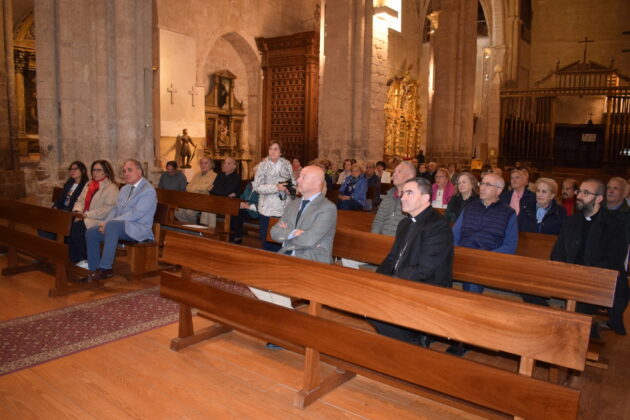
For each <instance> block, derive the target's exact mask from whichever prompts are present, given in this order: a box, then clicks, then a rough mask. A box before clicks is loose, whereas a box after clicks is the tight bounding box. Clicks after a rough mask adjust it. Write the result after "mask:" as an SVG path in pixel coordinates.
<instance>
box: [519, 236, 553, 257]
mask: <svg viewBox="0 0 630 420" xmlns="http://www.w3.org/2000/svg"><path fill="white" fill-rule="evenodd" d="M557 239H558V236H557V235H546V234H544V233H533V232H519V234H518V248H517V249H516V255H522V256H523V257H532V258H539V259H542V260H548V259H549V257H550V256H551V250H552V249H553V246H554V244H555V243H556V240H557Z"/></svg>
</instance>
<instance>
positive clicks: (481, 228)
mask: <svg viewBox="0 0 630 420" xmlns="http://www.w3.org/2000/svg"><path fill="white" fill-rule="evenodd" d="M504 187H505V181H504V180H503V178H502V177H500V176H499V175H497V174H495V173H492V172H491V173H488V174H487V175H486V176H484V177H483V179H482V181H481V184H479V200H475V201H473V202H472V203H470V204H468V205H467V206H466V208H465V209H464V210H463V211H462V213H461V214H460V215H459V217H458V218H457V221H456V222H455V225H454V226H453V235H454V237H455V245H457V246H463V247H466V248H474V249H483V250H486V251H494V252H501V253H504V254H514V253H515V252H516V247H517V245H518V229H517V226H516V214H515V212H514V209H512V208H510V206H508V205H507V204H505V203H503V202H501V201H500V200H499V195H500V193H501V191H502V190H503V188H504ZM534 205H535V204H534ZM463 287H464V290H466V291H470V292H475V293H482V292H483V286H479V285H476V284H470V283H464V284H463Z"/></svg>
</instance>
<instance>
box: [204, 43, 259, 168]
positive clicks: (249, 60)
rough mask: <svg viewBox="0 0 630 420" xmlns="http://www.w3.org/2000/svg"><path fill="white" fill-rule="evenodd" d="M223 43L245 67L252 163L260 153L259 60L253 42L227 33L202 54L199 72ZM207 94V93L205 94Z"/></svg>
mask: <svg viewBox="0 0 630 420" xmlns="http://www.w3.org/2000/svg"><path fill="white" fill-rule="evenodd" d="M222 41H225V42H227V43H228V44H229V45H230V46H231V47H232V48H233V49H234V51H236V54H237V55H238V57H239V58H240V60H241V62H242V63H243V66H244V67H245V74H246V85H247V89H246V92H247V93H246V95H247V98H240V99H241V100H243V99H246V104H247V108H246V113H247V117H246V131H247V142H248V145H249V152H250V157H251V159H252V161H253V162H257V161H258V160H260V156H259V154H260V151H259V150H258V149H259V148H258V147H257V146H258V143H259V140H260V130H261V121H262V83H261V82H262V69H261V67H260V59H259V56H258V54H257V53H256V50H255V48H254V47H253V45H255V42H254V40H253V39H252V40H247V39H246V38H245V37H243V36H242V35H241V34H239V33H237V32H227V33H225V34H223V35H221V36H219V37H217V38H216V39H215V40H214V42H212V43H211V44H210V45H209V47H208V48H207V50H206V51H204V54H203V55H202V59H203V63H202V65H201V66H199V72H202V73H203V72H204V70H205V69H206V68H207V65H208V60H209V58H210V55H211V53H212V51H213V49H214V48H215V46H216V45H217V43H219V42H222ZM207 77H208V75H207V74H198V80H204V81H205V80H207ZM206 93H207V92H206Z"/></svg>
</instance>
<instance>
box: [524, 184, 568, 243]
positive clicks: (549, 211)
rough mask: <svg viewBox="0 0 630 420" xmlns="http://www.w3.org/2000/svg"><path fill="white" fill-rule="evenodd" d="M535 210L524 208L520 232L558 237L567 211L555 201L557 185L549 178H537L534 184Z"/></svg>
mask: <svg viewBox="0 0 630 420" xmlns="http://www.w3.org/2000/svg"><path fill="white" fill-rule="evenodd" d="M534 185H535V186H536V208H535V209H533V208H532V209H529V208H526V209H525V211H526V214H525V217H524V218H523V223H522V226H521V229H520V230H521V231H522V232H537V233H546V234H548V235H558V234H559V233H560V228H561V227H562V222H563V221H564V218H565V217H566V216H567V211H566V210H565V209H564V207H562V206H561V205H559V204H558V203H557V201H556V195H557V194H558V183H557V182H556V181H555V180H553V179H551V178H538V180H537V181H536V183H535V184H534Z"/></svg>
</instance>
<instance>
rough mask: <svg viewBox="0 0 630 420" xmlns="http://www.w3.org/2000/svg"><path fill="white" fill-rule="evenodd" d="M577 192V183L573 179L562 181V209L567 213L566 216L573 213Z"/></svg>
mask: <svg viewBox="0 0 630 420" xmlns="http://www.w3.org/2000/svg"><path fill="white" fill-rule="evenodd" d="M577 190H578V182H577V181H576V180H575V179H573V178H565V180H564V181H562V207H564V209H565V210H566V211H567V216H571V215H572V214H573V213H575V195H576V194H577Z"/></svg>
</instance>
